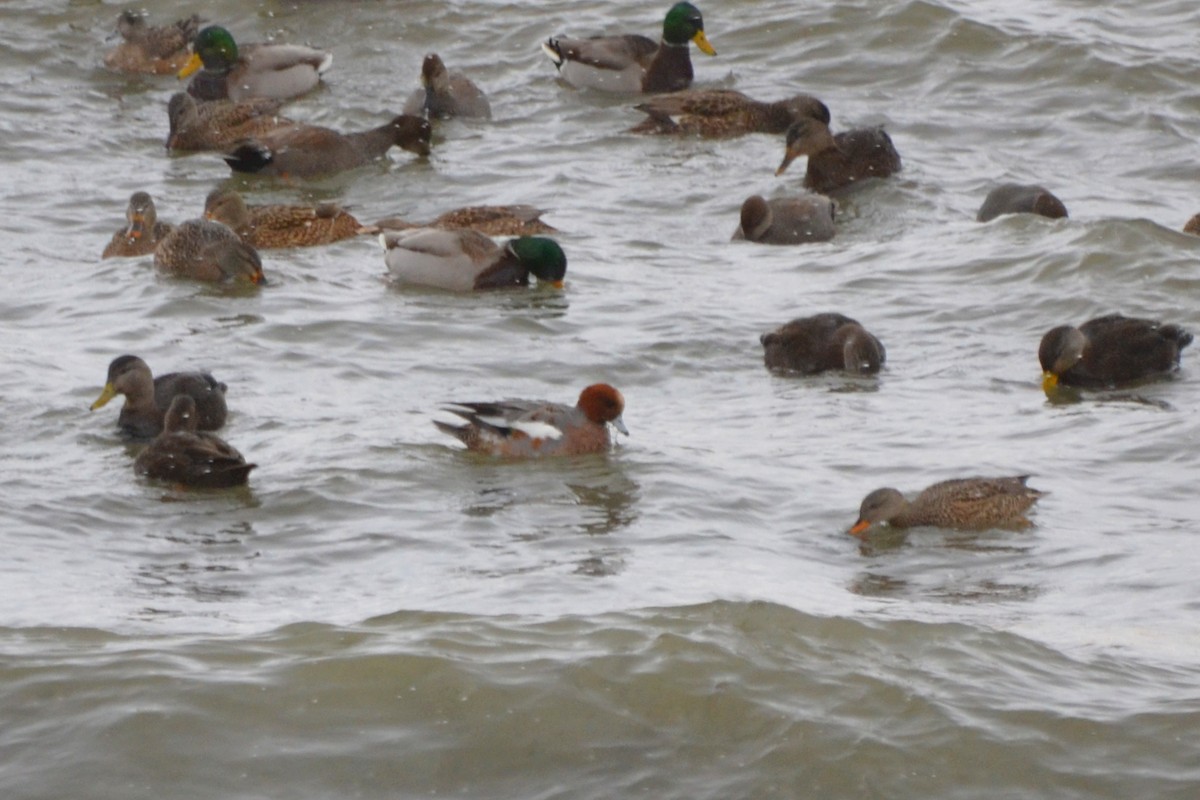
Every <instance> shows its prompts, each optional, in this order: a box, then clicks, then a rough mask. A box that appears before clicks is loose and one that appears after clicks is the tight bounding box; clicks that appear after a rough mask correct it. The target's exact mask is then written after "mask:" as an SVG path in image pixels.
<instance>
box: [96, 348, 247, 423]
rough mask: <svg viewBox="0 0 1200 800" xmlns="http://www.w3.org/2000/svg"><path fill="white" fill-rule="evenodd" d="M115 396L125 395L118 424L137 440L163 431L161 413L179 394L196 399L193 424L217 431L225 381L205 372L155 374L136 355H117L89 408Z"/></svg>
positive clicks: (223, 412)
mask: <svg viewBox="0 0 1200 800" xmlns="http://www.w3.org/2000/svg"><path fill="white" fill-rule="evenodd" d="M117 395H124V396H125V404H124V405H123V406H122V407H121V413H120V415H118V417H117V427H118V428H120V430H121V432H122V433H124V434H125V435H127V436H131V437H134V438H137V439H148V438H149V437H151V436H156V435H158V434H159V433H160V432H161V431H162V429H163V415H164V414H165V413H166V411H167V409H168V408H170V406H171V401H172V400H174V399H175V398H176V397H177V396H180V395H187V396H188V397H190V398H191V399H192V400H193V401H194V402H195V404H196V409H197V410H196V415H195V418H196V424H197V425H198V426H199V427H200V428H201V429H202V430H207V431H212V430H217V429H218V428H220V427H221V426H222V425H224V424H225V415H226V407H225V384H223V383H221V382H220V381H218V380H217V379H216V378H214V377H213V376H212V375H210V374H209V373H207V372H170V373H168V374H166V375H159V376H158V377H154V375H153V373H151V372H150V367H149V366H147V364H146V362H145V361H143V360H142V359H140V358H138V357H137V356H131V355H124V356H118V357H117V358H114V359H113V360H112V363H111V364H109V365H108V377H107V378H106V380H105V382H104V390H103V391H102V392H101V393H100V396H99V397H97V398H96V402H94V403H92V410H93V411H95V410H96V409H97V408H100V407H101V406H104V405H105V404H107V403H108V402H109V401H110V400H112V399H113V398H114V397H116V396H117Z"/></svg>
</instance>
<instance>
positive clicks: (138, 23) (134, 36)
mask: <svg viewBox="0 0 1200 800" xmlns="http://www.w3.org/2000/svg"><path fill="white" fill-rule="evenodd" d="M199 27H200V18H199V17H198V16H196V15H195V14H193V15H192V16H190V17H188V18H187V19H181V20H178V21H177V22H175V24H173V25H162V26H150V25H147V24H146V18H145V17H143V16H142V15H141V14H139V13H137V12H136V11H132V10H125V11H122V12H121V13H120V14H119V15H118V16H117V33H119V34H120V35H121V39H122V40H123V41H122V42H121V43H120V44H119V45H117V46H116V47H114V48H113V49H112V50H109V51H108V52H107V53H105V54H104V66H106V67H108V68H109V69H112V70H116V71H118V72H135V73H146V74H150V75H169V74H170V73H172V72H175V71H177V70H178V69H180V68H181V67H182V66H183V65H184V64H185V63H187V60H188V55H189V54H188V45H189V44H191V42H192V39H194V38H195V36H196V29H197V28H199Z"/></svg>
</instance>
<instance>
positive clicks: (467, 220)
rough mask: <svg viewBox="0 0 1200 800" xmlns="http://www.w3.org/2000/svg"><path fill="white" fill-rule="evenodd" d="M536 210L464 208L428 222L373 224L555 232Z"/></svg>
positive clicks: (517, 232) (512, 232) (522, 233)
mask: <svg viewBox="0 0 1200 800" xmlns="http://www.w3.org/2000/svg"><path fill="white" fill-rule="evenodd" d="M544 213H545V212H544V211H542V209H540V208H535V207H533V206H526V205H515V206H466V207H464V208H456V209H454V210H453V211H447V212H446V213H444V214H440V215H438V217H437V219H434V220H432V221H430V222H408V221H407V220H405V219H403V218H402V217H386V218H384V219H381V220H379V221H378V222H376V223H375V227H376V228H384V229H387V230H394V231H406V230H412V229H413V228H439V229H441V230H451V229H455V228H470V229H471V230H475V231H479V232H480V233H484V234H487V235H488V236H533V235H536V234H539V233H556V232H557V229H555V228H552V227H550V226H549V225H547V224H546V223H544V222H542V214H544Z"/></svg>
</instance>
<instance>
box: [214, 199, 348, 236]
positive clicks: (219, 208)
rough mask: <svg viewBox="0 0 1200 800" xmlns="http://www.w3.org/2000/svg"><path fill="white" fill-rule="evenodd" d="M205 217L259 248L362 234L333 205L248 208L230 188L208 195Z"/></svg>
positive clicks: (341, 211)
mask: <svg viewBox="0 0 1200 800" xmlns="http://www.w3.org/2000/svg"><path fill="white" fill-rule="evenodd" d="M204 216H205V218H206V219H211V220H215V221H216V222H220V223H221V224H223V225H226V226H228V227H229V228H232V229H233V232H234V233H236V234H237V235H238V236H240V237H241V239H242V241H243V242H246V243H247V244H249V245H251V246H253V247H257V248H260V249H267V248H275V247H311V246H314V245H322V244H330V243H332V242H337V241H341V240H342V239H349V238H350V237H352V236H357V235H358V234H359V233H360V232H361V231H362V226H361V225H360V224H359V222H358V220H356V219H355V218H354V217H353V216H351V215H350V214H349V213H347V212H346V211H345V210H343V209H342V208H341V207H340V206H337V205H334V204H333V203H324V204H322V205H319V206H315V207H314V206H288V205H256V206H251V205H247V204H246V201H245V200H244V199H243V198H242V196H241V195H240V194H238V193H237V192H236V191H233V190H232V189H215V190H213V191H212V192H210V193H209V195H208V197H207V198H206V199H205V201H204Z"/></svg>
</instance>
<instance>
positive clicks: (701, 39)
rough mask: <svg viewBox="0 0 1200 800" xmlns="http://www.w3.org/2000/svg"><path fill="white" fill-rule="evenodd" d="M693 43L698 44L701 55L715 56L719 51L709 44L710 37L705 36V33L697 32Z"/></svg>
mask: <svg viewBox="0 0 1200 800" xmlns="http://www.w3.org/2000/svg"><path fill="white" fill-rule="evenodd" d="M692 41H693V42H695V43H696V47H699V48H700V52H701V53H705V54H706V55H710V56H715V55H716V54H717V51H716V50H714V49H713V46H712V45H711V44H709V43H708V37H707V36H705V35H704V31H696V35H695V36H693V37H692Z"/></svg>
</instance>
